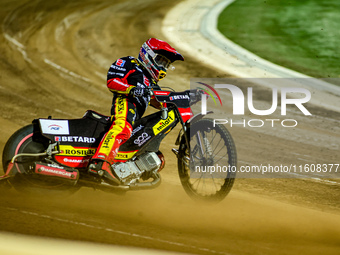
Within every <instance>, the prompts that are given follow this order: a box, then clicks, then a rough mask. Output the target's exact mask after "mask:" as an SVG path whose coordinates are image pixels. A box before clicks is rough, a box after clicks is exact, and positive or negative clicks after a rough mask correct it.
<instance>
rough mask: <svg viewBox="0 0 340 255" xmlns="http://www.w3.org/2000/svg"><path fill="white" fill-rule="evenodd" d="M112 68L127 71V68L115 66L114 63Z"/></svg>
mask: <svg viewBox="0 0 340 255" xmlns="http://www.w3.org/2000/svg"><path fill="white" fill-rule="evenodd" d="M111 68H112V69H116V70H118V71H122V72H125V71H126V68H122V67H119V66H115V65H112V66H111Z"/></svg>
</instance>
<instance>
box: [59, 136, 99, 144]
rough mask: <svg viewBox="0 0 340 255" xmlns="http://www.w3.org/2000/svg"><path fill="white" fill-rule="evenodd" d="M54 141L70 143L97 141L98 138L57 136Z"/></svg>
mask: <svg viewBox="0 0 340 255" xmlns="http://www.w3.org/2000/svg"><path fill="white" fill-rule="evenodd" d="M54 141H56V142H69V143H95V142H96V138H94V137H83V136H55V137H54Z"/></svg>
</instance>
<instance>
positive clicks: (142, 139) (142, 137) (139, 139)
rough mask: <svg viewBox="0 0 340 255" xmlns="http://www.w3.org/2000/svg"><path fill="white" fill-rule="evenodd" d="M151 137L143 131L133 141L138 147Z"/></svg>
mask: <svg viewBox="0 0 340 255" xmlns="http://www.w3.org/2000/svg"><path fill="white" fill-rule="evenodd" d="M150 138H151V136H150V135H149V134H148V133H145V132H144V133H143V134H141V135H140V136H138V137H137V138H136V139H135V140H134V141H133V143H134V144H137V145H138V146H139V147H140V146H142V145H143V144H144V143H145V142H146V141H148V140H149V139H150Z"/></svg>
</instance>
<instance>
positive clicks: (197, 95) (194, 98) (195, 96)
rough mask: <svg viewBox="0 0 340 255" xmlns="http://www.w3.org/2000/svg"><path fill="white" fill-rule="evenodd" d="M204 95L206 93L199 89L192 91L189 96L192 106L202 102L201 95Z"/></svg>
mask: <svg viewBox="0 0 340 255" xmlns="http://www.w3.org/2000/svg"><path fill="white" fill-rule="evenodd" d="M202 94H204V91H202V90H199V89H193V90H190V92H189V96H190V105H192V104H195V103H197V102H198V101H200V100H201V95H202Z"/></svg>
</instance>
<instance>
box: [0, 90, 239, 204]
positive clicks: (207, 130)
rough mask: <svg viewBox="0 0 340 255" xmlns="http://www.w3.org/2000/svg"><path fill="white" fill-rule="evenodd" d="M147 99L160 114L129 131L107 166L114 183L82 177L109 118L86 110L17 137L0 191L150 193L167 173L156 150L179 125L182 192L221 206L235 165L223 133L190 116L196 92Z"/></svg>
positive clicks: (38, 123)
mask: <svg viewBox="0 0 340 255" xmlns="http://www.w3.org/2000/svg"><path fill="white" fill-rule="evenodd" d="M150 93H151V94H152V95H153V96H154V98H155V99H156V100H157V101H158V102H160V103H162V105H164V106H163V107H162V108H161V110H159V111H157V112H155V113H152V114H150V115H147V116H145V117H143V118H141V119H140V120H138V121H136V122H135V123H134V126H133V132H132V135H131V137H130V138H129V139H128V140H127V141H126V142H125V143H124V144H122V145H121V146H120V148H119V152H118V153H117V156H116V158H115V161H116V162H115V163H114V164H113V165H112V166H111V167H112V172H113V174H114V176H115V177H116V178H115V179H116V180H115V183H107V182H106V181H105V180H104V179H103V178H102V177H101V175H102V173H100V172H98V175H97V176H94V175H92V174H89V173H88V170H87V169H88V164H89V162H90V160H91V157H92V156H93V155H94V153H95V151H96V149H97V147H98V145H99V143H100V141H101V139H102V137H103V136H104V134H105V133H106V132H107V131H108V129H109V128H110V125H111V121H110V117H108V116H105V115H102V114H99V113H97V112H95V111H92V110H88V111H87V112H86V113H85V115H84V116H83V117H82V118H79V119H52V118H51V117H48V118H39V119H35V120H33V121H32V124H30V125H28V126H25V127H23V128H21V129H19V130H18V131H16V132H15V133H14V134H13V135H12V136H11V137H10V138H9V140H8V141H7V143H6V145H5V148H4V151H3V157H2V164H3V168H4V173H5V174H4V175H3V176H1V177H0V184H3V186H7V187H14V188H15V189H16V190H18V191H21V192H26V193H28V192H34V191H37V192H41V191H44V192H47V191H49V193H48V194H57V195H58V194H63V195H65V193H67V192H68V193H74V192H75V191H77V190H79V189H80V188H81V187H92V188H95V189H99V190H103V191H108V192H114V193H117V194H121V193H125V192H127V191H130V190H142V189H151V188H155V187H157V186H159V184H160V183H161V176H160V171H161V170H162V169H163V168H164V166H165V159H164V156H163V154H162V153H161V152H160V151H159V147H160V144H161V142H162V140H163V139H164V137H165V136H166V135H167V134H168V133H169V132H171V131H172V130H173V129H174V127H175V126H176V125H177V124H178V123H180V125H181V129H180V132H179V134H178V136H177V139H176V142H175V145H176V146H178V148H173V149H172V152H173V153H174V154H175V155H176V157H177V165H178V174H179V178H180V182H181V184H182V186H183V188H184V190H185V192H186V193H187V194H188V195H189V196H190V197H191V198H193V199H198V200H206V201H207V200H209V201H211V200H215V201H221V200H222V199H224V198H225V196H227V194H228V193H229V191H230V190H231V188H232V186H233V183H234V180H235V175H236V173H235V172H233V171H230V169H234V168H236V163H237V156H236V148H235V144H234V141H233V139H232V137H231V135H230V133H229V132H228V130H227V129H226V128H225V127H224V126H223V125H219V124H216V125H215V123H214V121H213V119H209V118H203V117H205V116H203V115H202V114H200V113H199V114H196V115H195V116H193V113H192V110H191V105H192V104H194V103H197V102H198V101H200V97H199V94H200V93H198V90H186V91H183V92H175V91H173V90H154V89H152V88H151V89H150ZM193 98H196V99H195V100H193ZM208 113H210V112H208ZM222 166H223V169H226V168H225V167H226V166H229V167H228V169H229V170H228V171H223V172H222V171H216V168H217V170H218V167H220V168H221V167H222ZM212 170H214V171H212Z"/></svg>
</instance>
